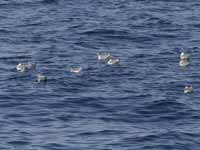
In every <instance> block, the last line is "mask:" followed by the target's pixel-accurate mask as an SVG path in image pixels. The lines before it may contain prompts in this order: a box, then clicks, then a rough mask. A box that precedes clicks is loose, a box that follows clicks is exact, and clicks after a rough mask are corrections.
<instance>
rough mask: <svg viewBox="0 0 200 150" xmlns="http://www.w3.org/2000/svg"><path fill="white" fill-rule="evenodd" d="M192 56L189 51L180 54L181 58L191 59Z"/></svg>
mask: <svg viewBox="0 0 200 150" xmlns="http://www.w3.org/2000/svg"><path fill="white" fill-rule="evenodd" d="M189 58H190V54H187V53H184V52H182V53H181V54H180V59H181V60H183V59H189Z"/></svg>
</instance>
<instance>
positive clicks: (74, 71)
mask: <svg viewBox="0 0 200 150" xmlns="http://www.w3.org/2000/svg"><path fill="white" fill-rule="evenodd" d="M81 70H82V68H81V67H76V68H70V72H72V73H80V72H81Z"/></svg>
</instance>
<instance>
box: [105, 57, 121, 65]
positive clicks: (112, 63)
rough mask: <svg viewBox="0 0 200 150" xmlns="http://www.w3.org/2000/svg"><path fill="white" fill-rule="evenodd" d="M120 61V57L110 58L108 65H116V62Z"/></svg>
mask: <svg viewBox="0 0 200 150" xmlns="http://www.w3.org/2000/svg"><path fill="white" fill-rule="evenodd" d="M119 62H120V59H119V58H110V59H109V60H108V61H107V64H108V65H114V64H119Z"/></svg>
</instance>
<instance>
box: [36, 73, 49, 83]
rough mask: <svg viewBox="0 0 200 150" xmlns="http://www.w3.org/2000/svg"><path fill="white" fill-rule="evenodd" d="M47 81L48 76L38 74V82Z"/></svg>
mask: <svg viewBox="0 0 200 150" xmlns="http://www.w3.org/2000/svg"><path fill="white" fill-rule="evenodd" d="M45 81H47V76H45V75H42V74H38V75H37V82H45Z"/></svg>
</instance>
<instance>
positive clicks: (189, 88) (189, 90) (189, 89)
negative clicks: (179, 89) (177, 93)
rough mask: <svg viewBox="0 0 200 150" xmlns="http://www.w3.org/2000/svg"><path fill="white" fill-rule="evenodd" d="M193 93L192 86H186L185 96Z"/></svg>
mask: <svg viewBox="0 0 200 150" xmlns="http://www.w3.org/2000/svg"><path fill="white" fill-rule="evenodd" d="M192 91H193V88H192V86H191V85H189V86H185V88H184V93H185V94H186V93H191V92H192Z"/></svg>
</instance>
